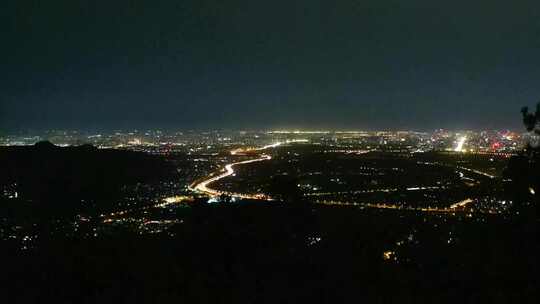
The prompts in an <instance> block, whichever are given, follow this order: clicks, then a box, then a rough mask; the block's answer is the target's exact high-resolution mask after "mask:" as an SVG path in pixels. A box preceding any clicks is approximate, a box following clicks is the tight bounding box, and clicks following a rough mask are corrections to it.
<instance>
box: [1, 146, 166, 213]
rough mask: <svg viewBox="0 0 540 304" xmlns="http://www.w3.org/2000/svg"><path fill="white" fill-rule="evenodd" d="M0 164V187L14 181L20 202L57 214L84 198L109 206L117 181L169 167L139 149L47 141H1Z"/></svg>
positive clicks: (156, 176)
mask: <svg viewBox="0 0 540 304" xmlns="http://www.w3.org/2000/svg"><path fill="white" fill-rule="evenodd" d="M0 168H2V169H1V170H0V187H2V188H4V189H6V188H9V187H14V188H15V190H14V191H16V192H17V198H18V202H21V204H20V205H23V204H25V203H26V204H30V205H31V208H32V210H33V211H32V213H34V214H38V213H46V214H56V215H59V214H66V213H73V212H76V211H77V210H79V209H80V208H84V207H85V203H86V207H91V208H95V207H109V206H110V204H111V203H112V202H114V200H115V198H117V197H118V196H119V195H120V192H121V190H122V187H124V186H126V185H133V184H137V183H152V182H158V181H160V180H163V179H165V178H166V177H168V176H170V175H171V174H172V172H173V170H172V168H171V166H170V165H169V164H168V163H167V162H166V161H165V160H164V159H162V158H159V157H156V156H152V155H148V154H144V153H139V152H132V151H121V150H101V149H97V148H95V147H93V146H91V145H83V146H78V147H58V146H55V145H53V144H51V143H49V142H40V143H37V144H36V145H34V146H24V147H0ZM100 205H101V206H100ZM108 205H109V206H108ZM4 207H5V206H4Z"/></svg>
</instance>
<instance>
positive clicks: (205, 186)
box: [189, 139, 309, 200]
mask: <svg viewBox="0 0 540 304" xmlns="http://www.w3.org/2000/svg"><path fill="white" fill-rule="evenodd" d="M305 142H309V141H308V140H307V139H293V140H287V141H285V142H277V143H273V144H269V145H266V146H264V147H260V148H251V149H235V150H232V151H231V155H238V154H241V153H246V152H253V151H264V150H267V149H272V148H277V147H279V146H281V145H284V144H290V143H305ZM270 159H272V157H271V156H270V155H266V154H262V155H261V156H260V157H259V158H256V159H250V160H245V161H241V162H236V163H232V164H228V165H226V166H225V172H223V173H221V174H219V175H217V176H213V177H210V178H208V179H206V180H204V181H202V182H200V183H197V184H194V185H191V186H190V187H189V189H190V190H192V191H196V192H200V193H204V194H207V195H210V196H221V195H229V196H234V197H238V198H243V199H259V200H260V199H262V200H272V199H271V198H270V197H269V196H268V195H266V194H263V193H257V194H245V193H232V192H228V191H220V190H217V189H212V188H210V184H212V183H214V182H217V181H219V180H222V179H224V178H226V177H229V176H232V175H234V173H235V172H234V167H235V166H238V165H246V164H251V163H255V162H261V161H266V160H270Z"/></svg>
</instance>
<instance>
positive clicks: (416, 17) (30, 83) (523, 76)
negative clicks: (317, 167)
mask: <svg viewBox="0 0 540 304" xmlns="http://www.w3.org/2000/svg"><path fill="white" fill-rule="evenodd" d="M0 20H1V21H0V33H1V36H0V38H1V40H0V41H1V44H0V71H1V73H0V128H2V129H4V130H22V129H28V128H32V129H36V130H40V129H46V128H71V129H115V128H122V129H133V128H172V129H207V128H231V129H233V128H234V129H235V128H244V129H258V128H286V127H294V128H304V129H321V128H334V129H414V130H431V129H434V128H450V129H459V128H499V129H501V128H514V129H518V130H519V129H520V113H519V110H520V108H521V106H523V105H530V106H533V105H534V104H535V103H536V102H538V101H539V100H540V1H538V0H530V1H528V0H525V1H521V0H515V1H510V0H505V1H500V0H489V1H488V0H476V1H475V0H467V1H456V0H454V1H434V0H426V1H420V0H418V1H415V0H393V1H385V0H364V1H352V0H351V1H349V0H333V1H319V0H297V1H295V0H287V1H278V0H272V1H256V0H252V1H234V0H193V1H191V0H177V1H165V0H151V1H150V0H148V1H134V0H132V1H124V0H106V1H96V0H88V1H85V0H76V1H75V0H65V1H55V0H48V1H35V0H24V1H23V0H2V1H1V4H0Z"/></svg>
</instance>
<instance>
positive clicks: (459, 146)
mask: <svg viewBox="0 0 540 304" xmlns="http://www.w3.org/2000/svg"><path fill="white" fill-rule="evenodd" d="M466 141H467V136H463V137H461V138H460V139H459V141H458V144H457V147H456V149H455V150H454V151H456V152H463V146H464V145H465V142H466Z"/></svg>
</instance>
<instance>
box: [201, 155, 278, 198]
mask: <svg viewBox="0 0 540 304" xmlns="http://www.w3.org/2000/svg"><path fill="white" fill-rule="evenodd" d="M270 159H272V157H271V156H270V155H262V156H261V157H260V158H256V159H250V160H245V161H241V162H237V163H232V164H228V165H226V166H225V172H223V173H221V174H219V175H217V176H214V177H211V178H208V179H206V180H204V181H202V182H200V183H198V184H196V185H193V186H191V187H190V188H191V190H193V191H197V192H201V193H205V194H208V195H210V196H220V195H231V196H235V197H240V198H244V199H263V198H266V199H268V197H267V196H266V195H264V194H242V193H230V192H227V191H220V190H216V189H212V188H209V185H210V184H212V183H214V182H217V181H219V180H222V179H224V178H226V177H229V176H232V175H234V167H235V166H238V165H245V164H251V163H255V162H261V161H266V160H270Z"/></svg>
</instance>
